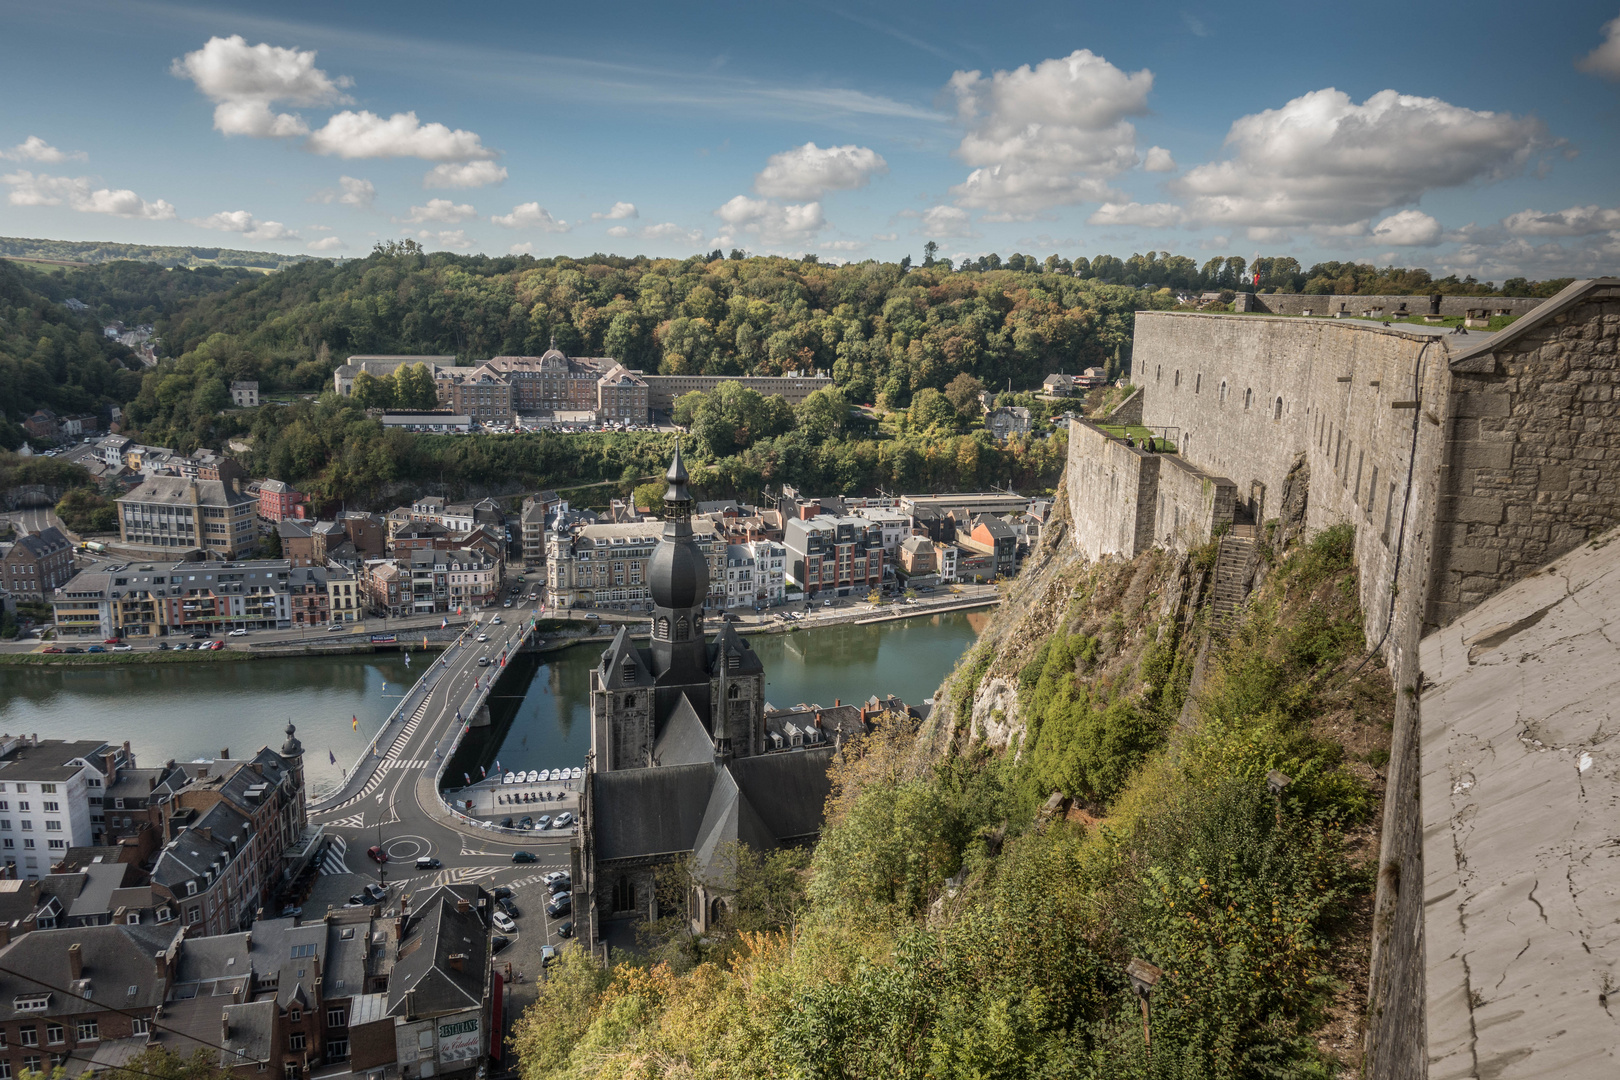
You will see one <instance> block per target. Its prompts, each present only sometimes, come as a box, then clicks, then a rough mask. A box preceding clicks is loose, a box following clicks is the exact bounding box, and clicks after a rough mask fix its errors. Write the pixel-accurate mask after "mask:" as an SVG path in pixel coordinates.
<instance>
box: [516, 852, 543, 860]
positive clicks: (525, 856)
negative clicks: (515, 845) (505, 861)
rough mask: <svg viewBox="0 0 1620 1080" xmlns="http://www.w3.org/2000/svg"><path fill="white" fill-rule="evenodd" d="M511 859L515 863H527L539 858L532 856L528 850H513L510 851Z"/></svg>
mask: <svg viewBox="0 0 1620 1080" xmlns="http://www.w3.org/2000/svg"><path fill="white" fill-rule="evenodd" d="M512 861H513V862H515V863H529V862H538V861H539V860H538V859H536V858H535V857H534V853H533V852H530V851H514V852H512Z"/></svg>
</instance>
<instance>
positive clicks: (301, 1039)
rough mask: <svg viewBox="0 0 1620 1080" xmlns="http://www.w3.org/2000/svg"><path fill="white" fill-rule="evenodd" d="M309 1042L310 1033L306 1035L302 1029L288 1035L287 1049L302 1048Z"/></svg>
mask: <svg viewBox="0 0 1620 1080" xmlns="http://www.w3.org/2000/svg"><path fill="white" fill-rule="evenodd" d="M308 1042H309V1036H308V1035H305V1034H304V1033H303V1032H302V1031H295V1032H293V1033H292V1034H291V1035H289V1036H287V1049H289V1050H302V1049H303V1048H304V1047H305V1045H306V1044H307V1043H308Z"/></svg>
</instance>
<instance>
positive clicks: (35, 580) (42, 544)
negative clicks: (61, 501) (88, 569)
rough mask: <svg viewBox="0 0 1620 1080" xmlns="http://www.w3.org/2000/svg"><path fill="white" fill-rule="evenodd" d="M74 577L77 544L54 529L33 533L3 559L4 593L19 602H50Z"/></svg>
mask: <svg viewBox="0 0 1620 1080" xmlns="http://www.w3.org/2000/svg"><path fill="white" fill-rule="evenodd" d="M74 573H76V568H75V567H74V565H73V544H72V542H71V541H70V540H68V538H67V537H66V536H64V535H62V530H61V529H58V528H57V527H56V526H54V525H51V526H49V527H47V528H45V529H42V530H40V531H39V532H37V533H29V534H28V535H27V536H24V537H22V538H20V539H19V540H18V541H17V542H16V543H14V544H12V545H11V548H10V550H8V551H7V552H6V553H5V554H4V555H0V589H4V590H5V591H6V592H8V593H10V594H11V595H12V596H14V597H16V598H17V599H19V600H33V601H45V600H49V599H50V598H51V594H52V593H53V592H55V591H56V589H57V587H59V586H61V585H65V584H67V583H68V581H69V580H71V579H72V577H73V575H74Z"/></svg>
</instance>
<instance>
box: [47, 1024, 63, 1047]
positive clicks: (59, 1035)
mask: <svg viewBox="0 0 1620 1080" xmlns="http://www.w3.org/2000/svg"><path fill="white" fill-rule="evenodd" d="M66 1038H67V1033H66V1032H65V1031H64V1030H63V1028H62V1025H61V1024H46V1025H45V1041H46V1042H47V1043H49V1044H50V1045H52V1046H61V1045H62V1043H63V1042H64V1041H65V1040H66Z"/></svg>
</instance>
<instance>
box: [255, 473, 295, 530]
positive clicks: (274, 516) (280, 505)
mask: <svg viewBox="0 0 1620 1080" xmlns="http://www.w3.org/2000/svg"><path fill="white" fill-rule="evenodd" d="M303 503H304V496H303V495H302V494H301V493H300V492H299V491H298V489H297V488H295V487H293V486H292V485H291V484H288V483H285V482H283V481H281V480H265V481H262V482H260V484H259V516H260V517H261V518H263V519H264V520H265V521H268V522H270V523H272V524H274V523H276V522H279V521H281V520H283V519H284V518H290V517H301V516H302V514H301V513H300V511H299V509H298V508H299V507H300V506H302V505H303Z"/></svg>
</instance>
